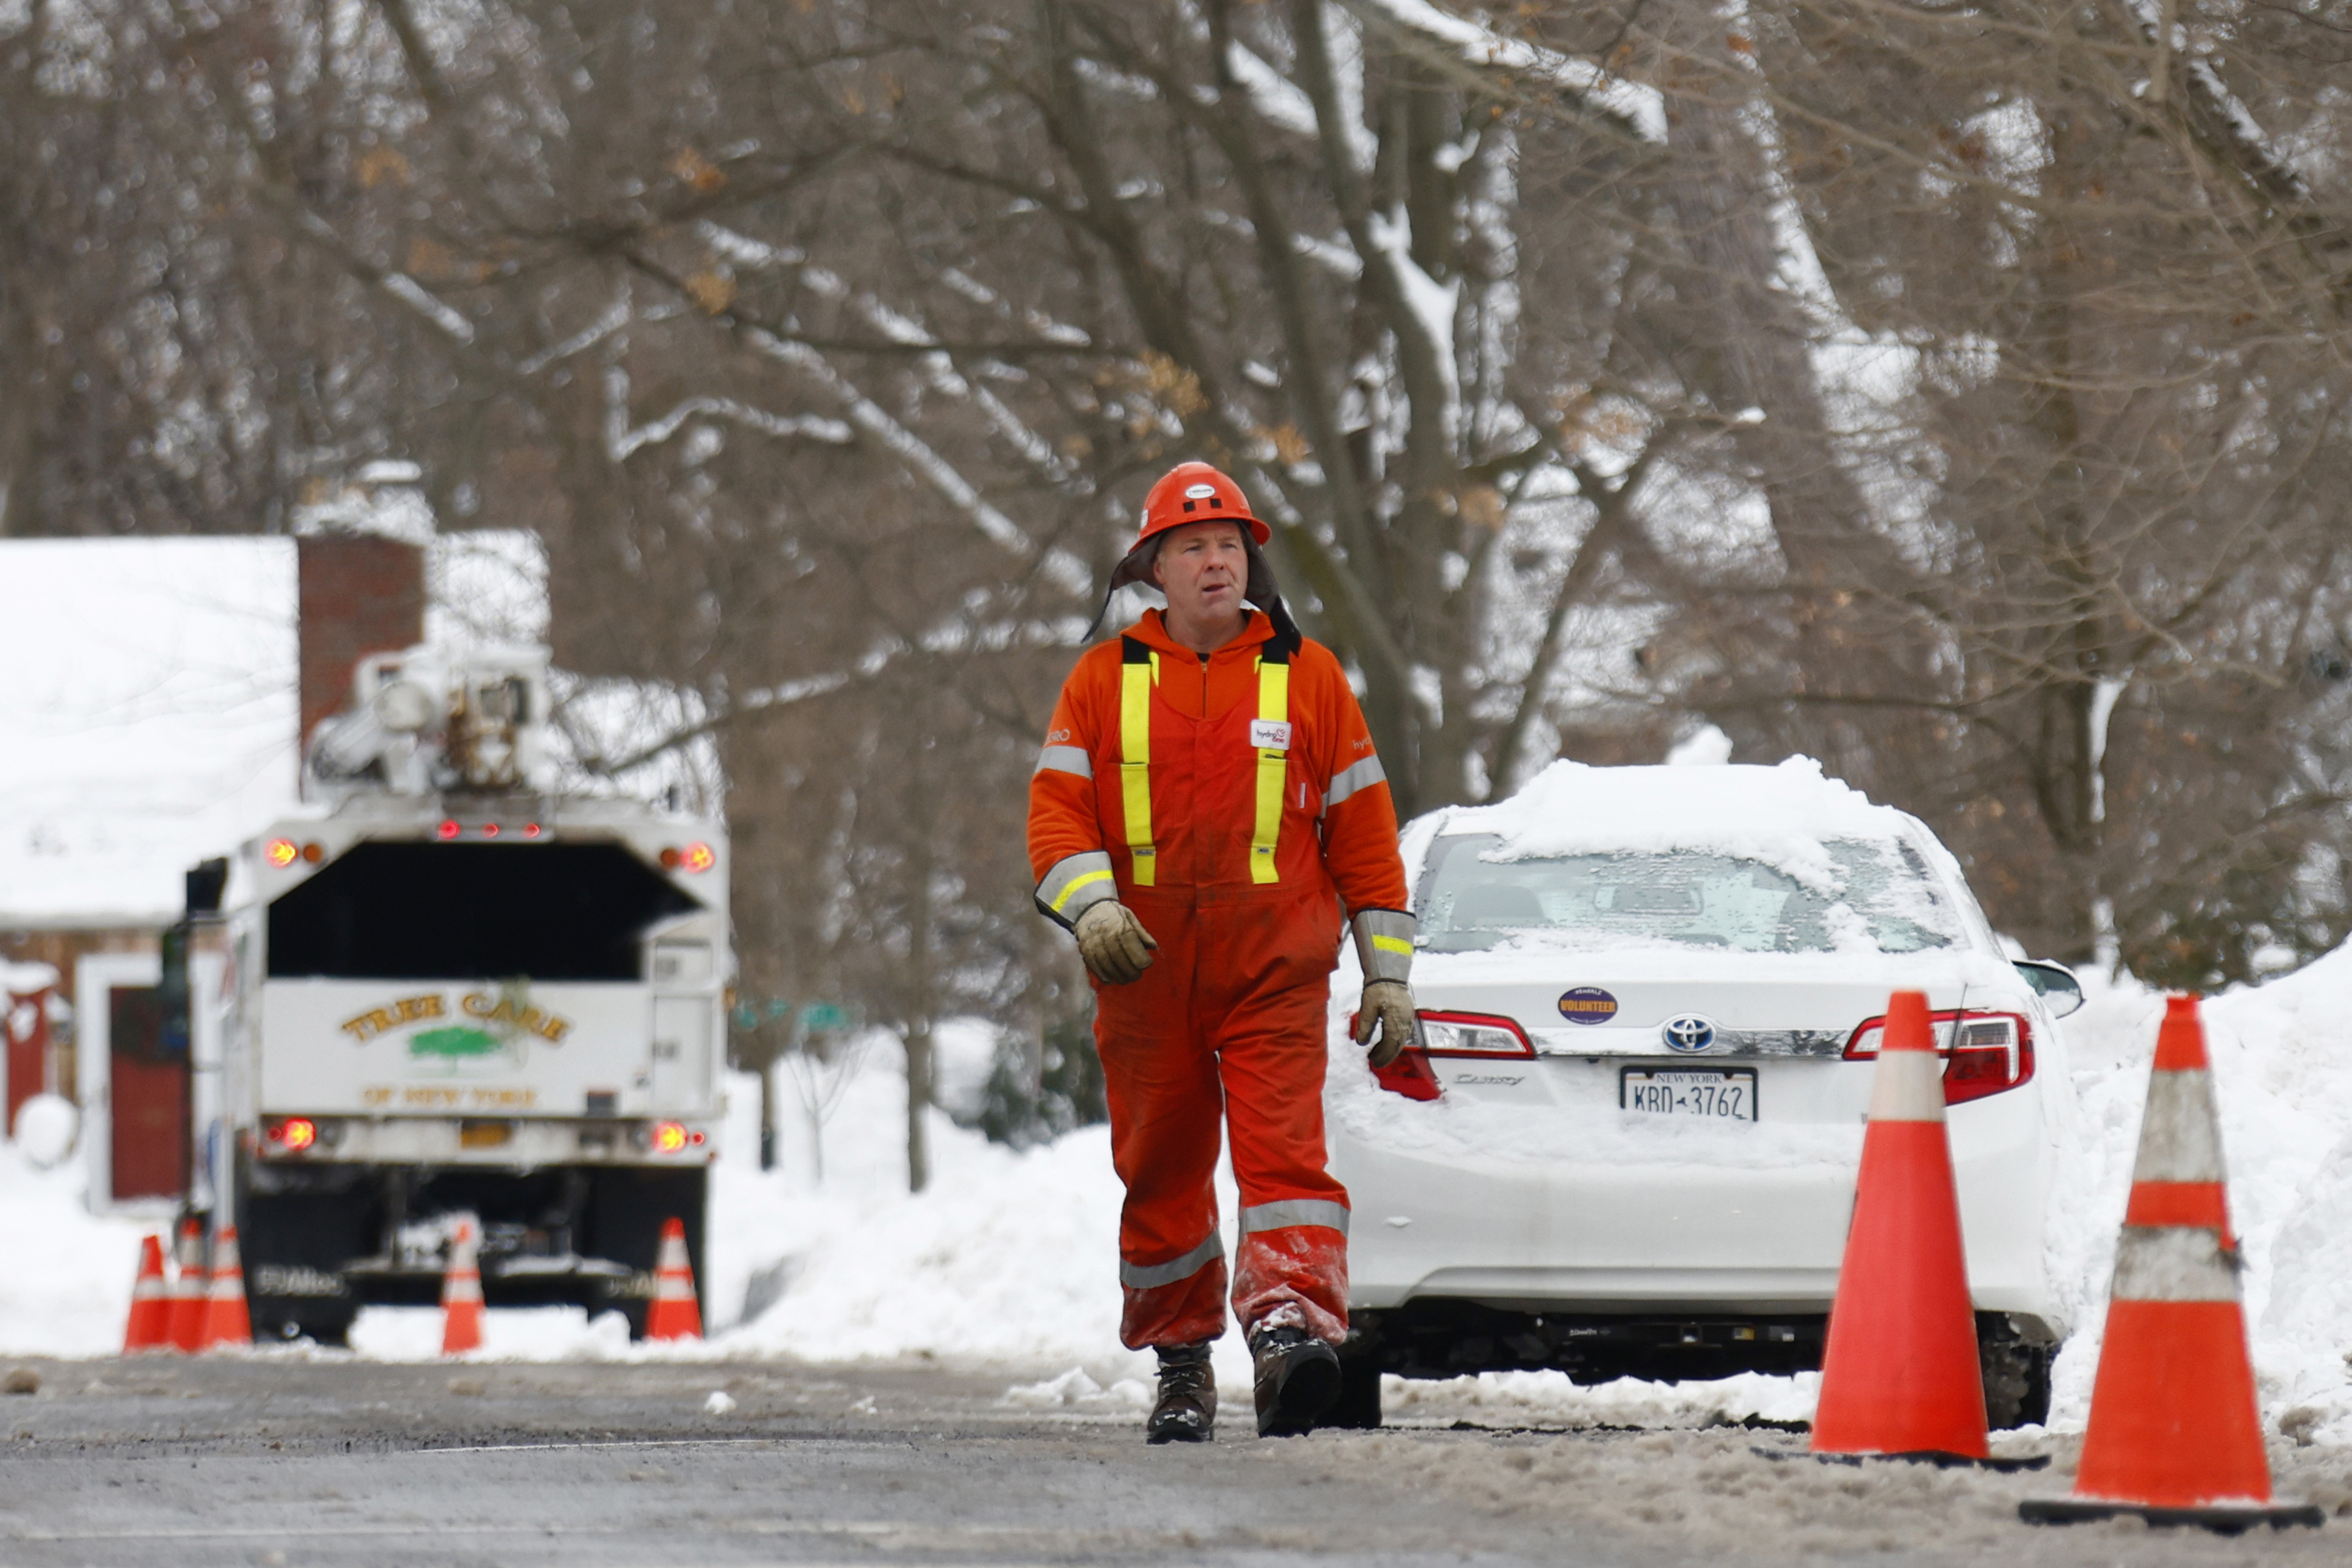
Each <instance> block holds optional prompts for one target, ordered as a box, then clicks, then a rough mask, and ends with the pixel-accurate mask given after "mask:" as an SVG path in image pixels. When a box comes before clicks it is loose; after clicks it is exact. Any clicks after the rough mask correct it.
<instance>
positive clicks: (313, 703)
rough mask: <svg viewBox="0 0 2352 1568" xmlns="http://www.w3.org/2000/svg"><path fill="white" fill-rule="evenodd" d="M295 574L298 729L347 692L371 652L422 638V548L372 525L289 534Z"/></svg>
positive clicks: (306, 735)
mask: <svg viewBox="0 0 2352 1568" xmlns="http://www.w3.org/2000/svg"><path fill="white" fill-rule="evenodd" d="M296 547H297V549H298V551H299V561H300V578H301V589H300V596H301V609H300V615H301V620H300V626H301V647H302V653H301V659H302V731H301V735H300V737H299V738H300V740H301V742H303V743H304V744H308V743H309V742H310V731H312V730H314V729H316V728H317V727H318V723H319V721H320V720H321V719H324V718H325V717H326V716H327V715H328V714H330V713H332V712H334V711H336V710H338V709H340V708H341V707H342V706H343V704H344V703H345V702H346V701H348V700H350V697H351V690H352V669H353V668H354V667H356V666H357V665H358V663H359V661H360V660H361V659H362V658H366V657H367V656H368V655H369V654H372V653H397V652H398V651H399V650H401V649H402V648H404V647H415V645H416V644H418V643H420V642H423V641H424V640H425V552H424V551H422V550H420V549H418V548H417V547H416V546H415V545H414V544H404V543H402V542H400V541H399V540H396V539H385V538H383V536H381V535H379V534H373V533H322V534H317V535H313V536H312V537H310V538H308V539H302V540H298V541H296Z"/></svg>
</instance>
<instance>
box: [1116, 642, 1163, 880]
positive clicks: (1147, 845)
mask: <svg viewBox="0 0 2352 1568" xmlns="http://www.w3.org/2000/svg"><path fill="white" fill-rule="evenodd" d="M1124 658H1125V662H1124V663H1123V664H1121V665H1120V667H1119V683H1118V758H1119V761H1118V787H1119V800H1120V803H1121V805H1123V806H1124V808H1125V811H1126V816H1127V847H1128V852H1129V854H1131V855H1132V856H1134V858H1135V885H1136V886H1137V887H1139V888H1149V887H1150V886H1151V885H1152V872H1153V870H1154V868H1155V867H1156V865H1157V863H1158V857H1157V856H1156V855H1155V854H1154V852H1153V850H1152V847H1151V675H1152V664H1151V652H1150V649H1149V648H1146V647H1144V646H1143V645H1142V644H1141V643H1139V642H1137V641H1136V640H1135V639H1134V638H1132V637H1129V638H1127V639H1126V642H1125V650H1124Z"/></svg>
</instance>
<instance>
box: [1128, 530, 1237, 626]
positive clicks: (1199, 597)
mask: <svg viewBox="0 0 2352 1568" xmlns="http://www.w3.org/2000/svg"><path fill="white" fill-rule="evenodd" d="M1151 580H1152V581H1153V582H1154V583H1157V584H1159V585H1160V592H1161V593H1163V594H1166V595H1168V608H1169V609H1170V611H1171V612H1172V613H1173V614H1175V615H1177V616H1180V617H1181V618H1183V619H1185V620H1192V621H1202V620H1216V619H1219V618H1222V617H1223V616H1229V615H1234V614H1238V613H1239V611H1240V610H1241V607H1242V590H1243V589H1244V587H1245V586H1246V585H1247V584H1248V583H1249V552H1248V551H1246V550H1244V548H1243V547H1242V530H1241V524H1239V523H1236V522H1188V523H1185V524H1184V525H1183V526H1182V527H1181V528H1173V529H1171V530H1169V531H1168V533H1167V535H1166V542H1164V543H1162V544H1161V545H1160V558H1159V559H1158V560H1157V561H1154V562H1153V563H1151Z"/></svg>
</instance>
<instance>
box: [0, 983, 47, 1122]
mask: <svg viewBox="0 0 2352 1568" xmlns="http://www.w3.org/2000/svg"><path fill="white" fill-rule="evenodd" d="M34 973H41V972H40V971H38V970H36V971H35V972H34ZM51 994H53V992H52V988H51V987H49V986H47V985H44V986H40V987H38V988H37V989H35V990H32V991H7V992H0V997H5V1001H0V1038H5V1040H6V1041H7V1047H8V1068H7V1070H8V1115H7V1121H6V1128H5V1130H6V1131H7V1132H8V1133H9V1135H10V1136H12V1137H13V1136H14V1135H15V1133H16V1111H17V1109H18V1108H19V1107H20V1106H22V1105H23V1104H24V1103H25V1101H26V1100H30V1099H32V1098H33V1096H35V1095H37V1094H38V1093H40V1092H41V1091H42V1090H43V1089H47V1088H49V1087H50V1085H49V1082H48V1069H49V997H50V995H51Z"/></svg>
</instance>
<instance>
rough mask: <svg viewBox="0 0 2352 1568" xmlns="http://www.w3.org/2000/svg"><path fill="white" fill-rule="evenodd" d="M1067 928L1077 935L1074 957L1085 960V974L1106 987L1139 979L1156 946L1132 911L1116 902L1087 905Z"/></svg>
mask: <svg viewBox="0 0 2352 1568" xmlns="http://www.w3.org/2000/svg"><path fill="white" fill-rule="evenodd" d="M1070 929H1071V930H1072V931H1075V932H1076V933H1077V938H1078V956H1079V957H1080V958H1083V959H1085V960H1086V961H1087V973H1090V974H1092V975H1093V976H1094V977H1095V978H1096V979H1097V980H1099V981H1101V982H1102V983H1103V984H1106V985H1125V984H1129V983H1130V982H1133V981H1137V980H1140V979H1142V978H1143V972H1144V971H1145V970H1147V969H1149V968H1150V967H1151V955H1152V953H1153V952H1157V951H1158V950H1159V947H1160V944H1159V943H1158V942H1154V941H1152V940H1151V933H1150V931H1145V930H1144V929H1143V922H1142V921H1139V920H1137V919H1136V918H1135V911H1134V910H1130V909H1129V908H1128V907H1127V906H1126V905H1125V904H1122V903H1120V902H1118V900H1116V899H1105V900H1102V901H1101V902H1100V903H1097V904H1088V905H1087V912H1086V913H1084V914H1082V915H1080V916H1079V917H1078V923H1077V924H1076V925H1075V926H1072V927H1071V928H1070Z"/></svg>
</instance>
